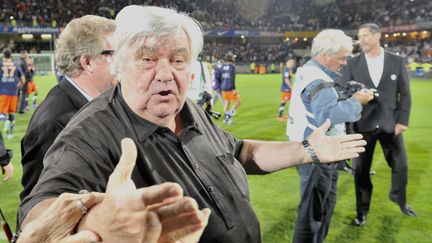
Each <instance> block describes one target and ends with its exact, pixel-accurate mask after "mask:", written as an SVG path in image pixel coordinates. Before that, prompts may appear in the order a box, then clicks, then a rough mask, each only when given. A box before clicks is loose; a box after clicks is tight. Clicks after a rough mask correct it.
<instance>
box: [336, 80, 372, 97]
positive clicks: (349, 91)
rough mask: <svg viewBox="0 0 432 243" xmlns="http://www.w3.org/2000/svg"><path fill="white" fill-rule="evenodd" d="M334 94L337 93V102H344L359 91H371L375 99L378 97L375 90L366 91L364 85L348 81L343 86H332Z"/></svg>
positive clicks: (337, 84)
mask: <svg viewBox="0 0 432 243" xmlns="http://www.w3.org/2000/svg"><path fill="white" fill-rule="evenodd" d="M334 88H335V90H336V92H337V93H338V96H339V98H338V100H346V99H348V98H350V97H351V96H352V95H353V94H354V93H356V92H357V91H360V90H372V91H373V93H374V96H375V97H379V93H378V91H377V90H376V89H368V88H367V87H366V85H364V84H362V83H359V82H356V81H348V82H346V83H344V84H340V83H335V86H334Z"/></svg>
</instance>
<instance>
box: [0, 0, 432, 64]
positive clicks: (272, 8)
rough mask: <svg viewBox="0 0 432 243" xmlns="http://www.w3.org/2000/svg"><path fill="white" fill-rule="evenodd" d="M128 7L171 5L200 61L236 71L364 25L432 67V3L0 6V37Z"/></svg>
mask: <svg viewBox="0 0 432 243" xmlns="http://www.w3.org/2000/svg"><path fill="white" fill-rule="evenodd" d="M130 4H144V5H158V6H173V7H175V8H178V9H180V10H182V11H185V12H188V13H190V15H191V16H193V17H194V18H196V19H197V20H199V21H200V23H201V25H202V27H203V29H204V31H205V33H206V44H205V48H204V52H203V57H204V58H205V59H206V60H209V61H216V60H220V59H221V58H222V57H223V55H224V53H227V52H232V53H234V54H235V55H236V62H237V64H240V65H242V64H244V65H249V64H250V63H252V62H253V63H254V64H256V65H261V64H262V65H266V66H270V65H271V64H275V65H276V66H278V64H279V63H281V62H284V60H285V59H286V57H287V55H295V56H303V55H304V54H306V52H307V48H308V47H309V46H310V44H311V43H310V40H311V37H313V36H314V35H315V34H316V33H317V31H319V30H321V29H324V28H341V29H344V30H346V31H347V33H348V34H350V35H355V31H354V30H355V29H356V28H357V27H358V26H359V25H360V24H362V23H365V22H375V23H378V24H379V25H380V26H382V27H383V30H384V31H383V32H384V33H389V35H388V36H386V37H385V38H386V39H385V40H384V43H385V44H386V45H387V46H386V47H388V48H391V49H392V50H393V51H396V52H399V53H400V54H401V55H403V56H405V57H406V61H407V64H410V63H412V62H414V61H416V62H420V63H424V62H431V61H432V60H431V56H432V45H431V40H430V32H427V33H426V34H422V31H430V30H431V29H432V1H428V0H415V1H406V0H394V1H371V0H268V1H261V0H235V1H232V0H198V1H190V0H141V1H138V0H127V1H115V0H72V1H60V0H38V1H36V0H5V1H2V3H1V5H0V6H1V11H0V23H1V25H2V27H3V32H6V31H5V30H7V29H10V32H12V33H21V32H23V30H21V32H20V31H15V30H14V28H15V29H19V28H38V29H37V30H46V29H47V28H51V30H52V31H53V35H54V37H53V38H54V40H55V36H56V34H58V31H61V28H62V26H64V25H65V24H66V23H67V22H69V21H70V20H71V19H72V18H74V17H76V16H82V15H85V14H96V15H101V16H105V17H108V18H114V17H115V16H116V14H117V11H118V10H119V9H121V8H123V7H124V6H126V5H130ZM287 9H288V10H289V11H287ZM56 31H57V32H56ZM417 31H418V33H417ZM24 32H25V30H24ZM24 32H23V33H24ZM8 34H10V33H6V35H8ZM396 34H397V35H396ZM2 35H3V36H4V34H3V33H2V31H0V47H4V46H8V47H10V48H12V49H13V51H14V52H19V51H21V50H28V51H30V52H31V53H39V52H43V51H53V50H54V44H53V43H54V41H44V40H41V39H40V38H39V37H36V38H35V40H34V41H24V40H20V39H19V38H15V39H11V38H10V37H7V38H2ZM38 38H39V39H38ZM301 50H304V51H301Z"/></svg>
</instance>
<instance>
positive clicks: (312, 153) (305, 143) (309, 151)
mask: <svg viewBox="0 0 432 243" xmlns="http://www.w3.org/2000/svg"><path fill="white" fill-rule="evenodd" d="M302 144H303V147H305V149H306V153H307V154H308V155H309V156H310V157H311V158H312V162H313V163H314V164H319V163H320V160H319V159H318V156H317V154H316V153H315V150H313V148H312V146H311V145H310V143H309V141H308V140H306V139H305V140H303V141H302Z"/></svg>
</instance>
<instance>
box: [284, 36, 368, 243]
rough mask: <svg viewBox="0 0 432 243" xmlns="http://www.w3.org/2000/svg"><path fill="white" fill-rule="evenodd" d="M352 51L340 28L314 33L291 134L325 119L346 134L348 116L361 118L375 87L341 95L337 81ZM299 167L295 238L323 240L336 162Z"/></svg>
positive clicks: (293, 106) (298, 135)
mask: <svg viewBox="0 0 432 243" xmlns="http://www.w3.org/2000/svg"><path fill="white" fill-rule="evenodd" d="M351 51H352V40H351V38H350V37H348V36H346V35H345V34H344V33H343V31H341V30H335V29H328V30H323V31H321V32H320V33H319V34H318V35H317V36H316V37H315V38H314V39H313V43H312V49H311V55H312V59H311V60H309V61H308V62H307V63H306V64H305V65H304V66H303V68H302V69H301V71H299V72H298V73H297V75H296V79H297V80H296V85H295V86H294V90H293V96H292V99H291V103H290V107H289V120H288V123H287V135H288V137H289V140H292V141H302V140H304V139H306V138H307V137H308V136H309V135H310V134H311V133H312V132H313V131H314V130H315V129H317V128H318V127H319V126H321V125H322V124H323V123H324V122H325V121H326V120H327V119H329V120H330V121H331V124H333V125H332V127H331V128H330V130H329V131H327V133H326V134H327V135H329V136H340V135H344V134H345V122H354V121H357V120H358V119H360V113H361V111H362V104H366V103H367V102H368V101H369V100H371V99H373V92H372V91H365V92H364V91H358V92H357V93H355V94H354V95H353V96H352V97H351V98H349V99H346V100H339V99H338V98H339V97H338V94H337V92H336V91H335V89H334V87H333V84H334V82H335V81H336V80H337V79H338V78H339V76H340V74H339V73H338V71H339V69H340V68H341V67H342V66H343V65H345V64H346V61H347V57H348V56H349V55H350V54H351ZM335 162H336V161H335ZM297 170H298V173H299V175H300V193H301V201H300V205H299V209H298V217H297V224H296V227H295V234H294V242H323V241H324V239H325V237H326V235H327V232H328V229H329V226H330V220H331V217H332V214H333V209H334V207H335V206H336V189H337V178H338V174H337V173H338V172H337V168H336V164H335V163H333V164H325V165H323V164H316V163H314V164H306V165H301V166H298V167H297Z"/></svg>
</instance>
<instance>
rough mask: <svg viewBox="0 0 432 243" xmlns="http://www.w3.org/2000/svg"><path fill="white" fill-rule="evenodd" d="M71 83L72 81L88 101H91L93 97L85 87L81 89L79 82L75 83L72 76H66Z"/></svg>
mask: <svg viewBox="0 0 432 243" xmlns="http://www.w3.org/2000/svg"><path fill="white" fill-rule="evenodd" d="M64 77H65V78H66V80H67V81H69V83H71V84H72V85H73V86H74V87H75V88H76V89H77V90H78V91H79V92H80V93H81V94H82V95H83V96H84V97H85V98H86V99H87V100H88V101H91V100H92V99H93V98H92V97H91V96H90V95H88V94H87V93H86V92H85V91H84V90H83V89H81V88H80V87H79V86H78V84H76V83H75V81H73V80H72V78H70V77H68V76H66V75H65V76H64Z"/></svg>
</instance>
